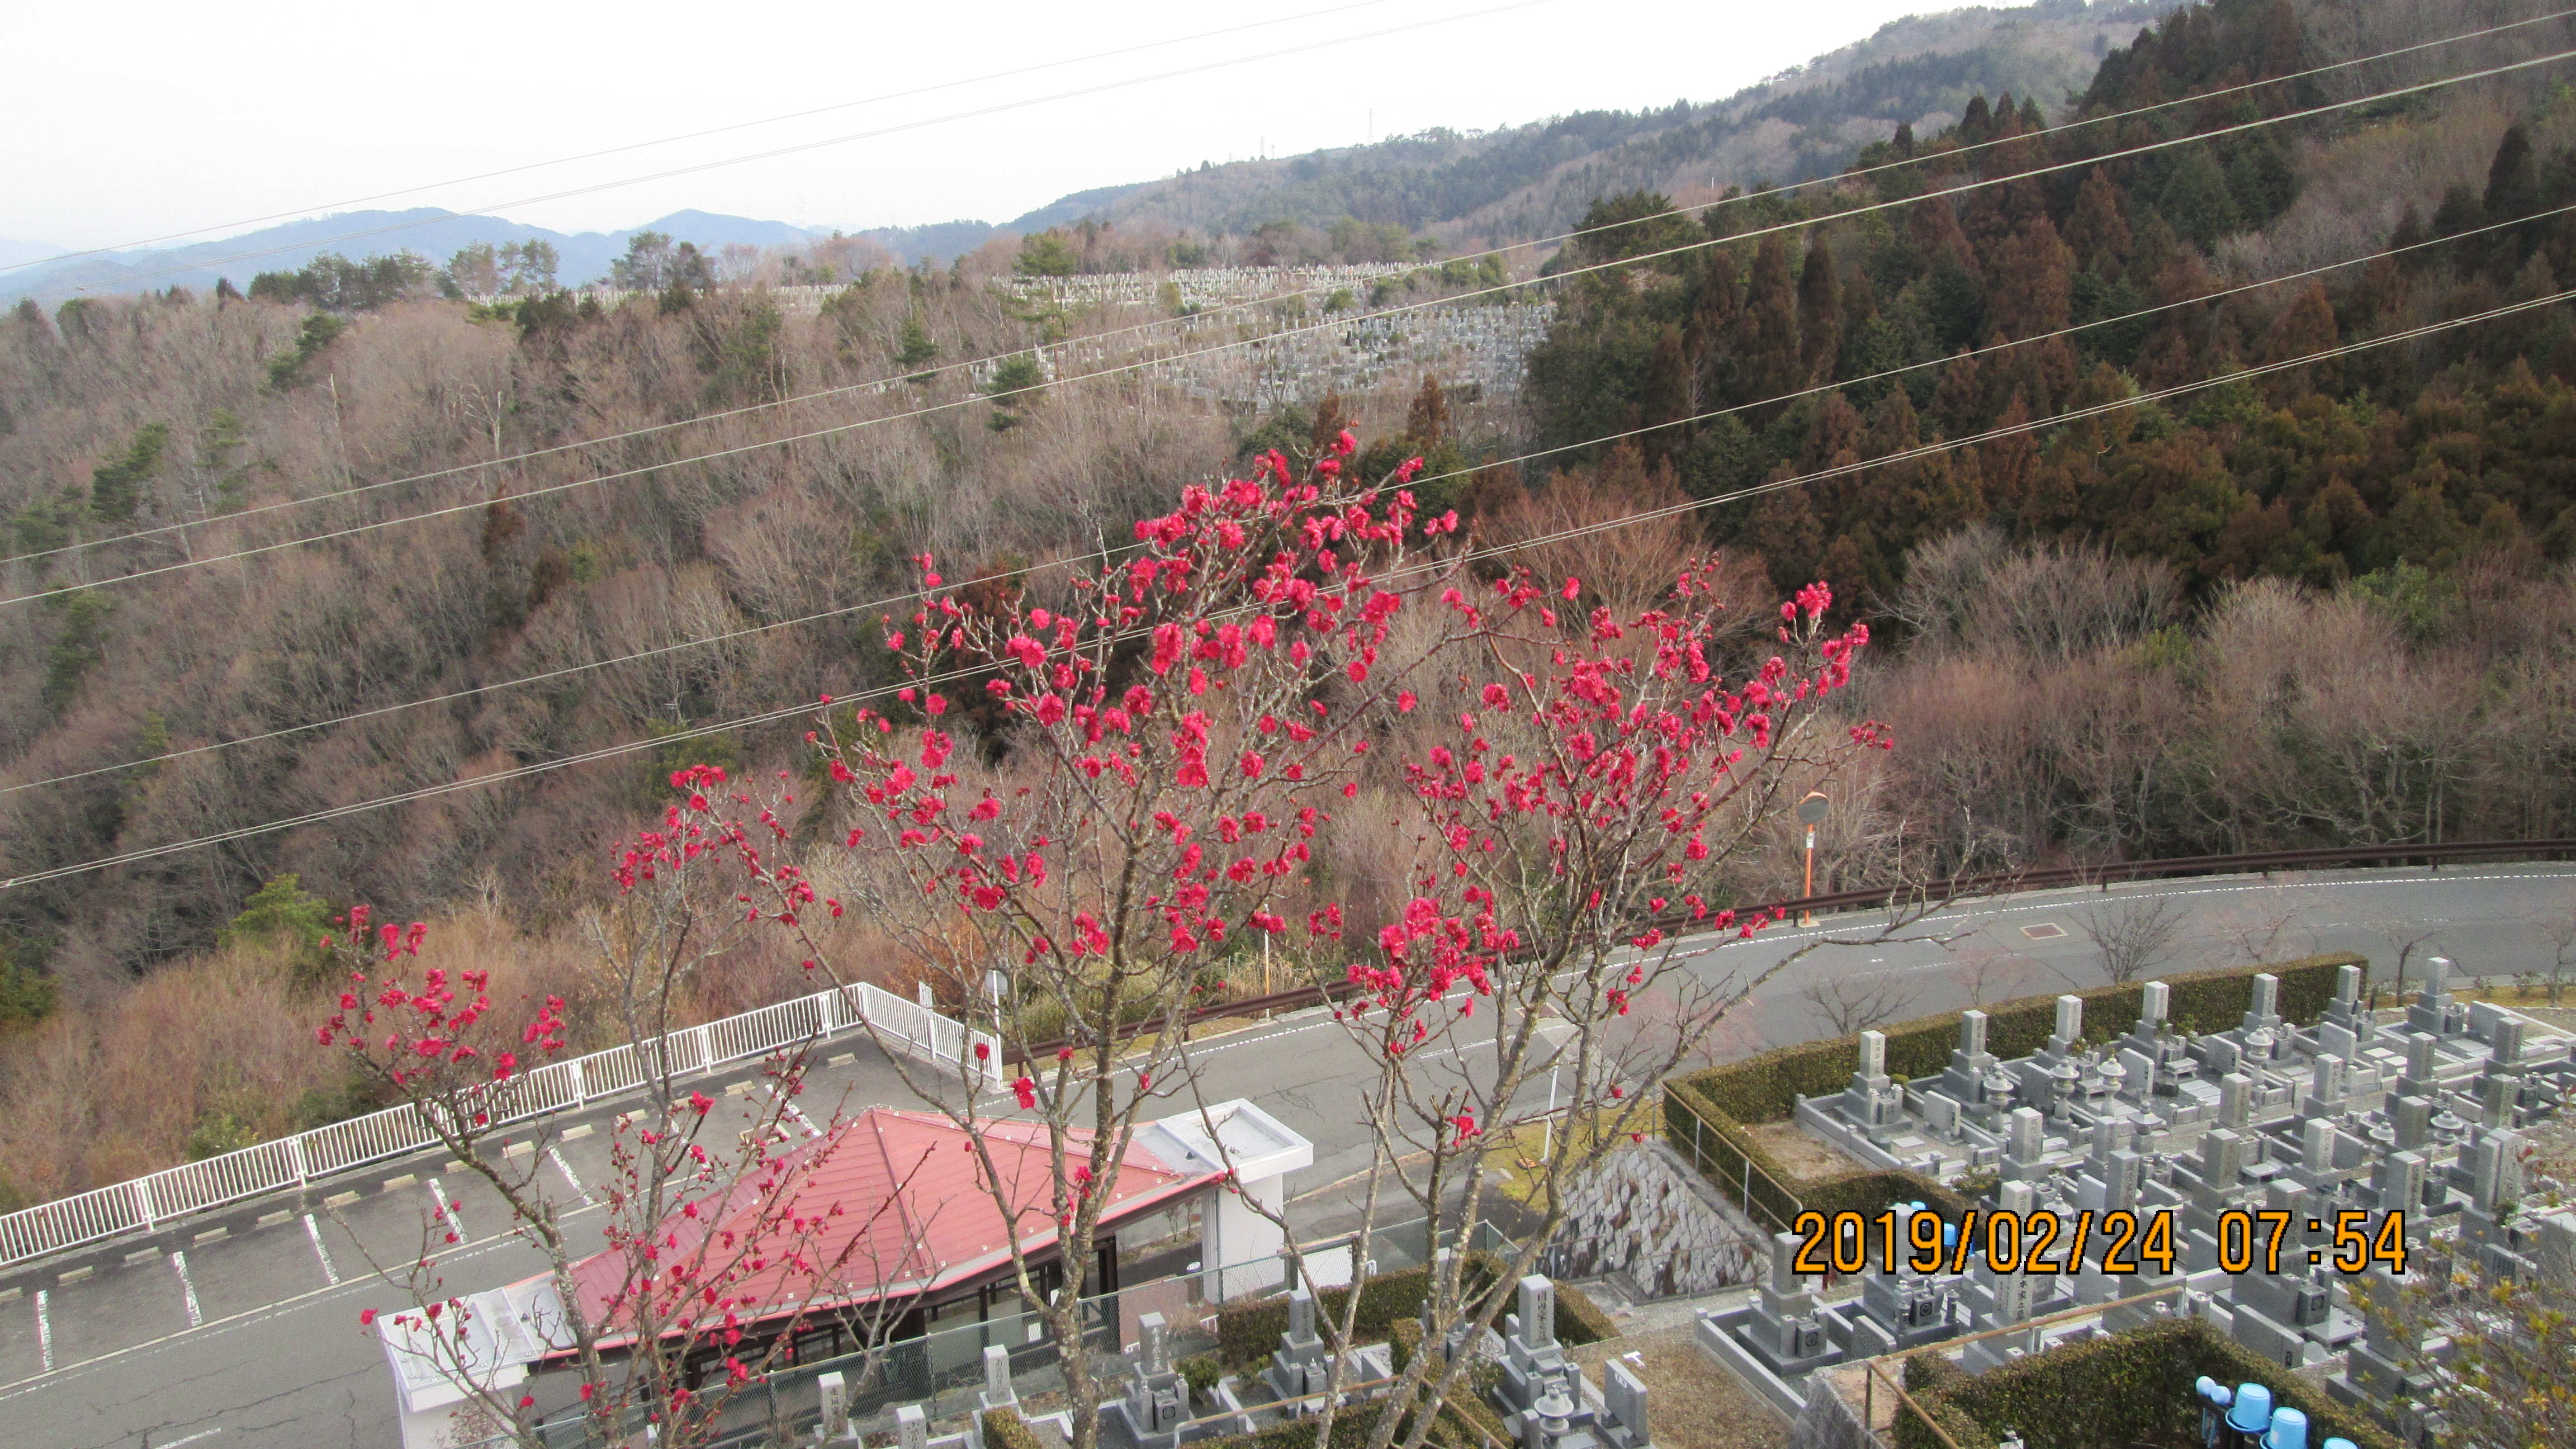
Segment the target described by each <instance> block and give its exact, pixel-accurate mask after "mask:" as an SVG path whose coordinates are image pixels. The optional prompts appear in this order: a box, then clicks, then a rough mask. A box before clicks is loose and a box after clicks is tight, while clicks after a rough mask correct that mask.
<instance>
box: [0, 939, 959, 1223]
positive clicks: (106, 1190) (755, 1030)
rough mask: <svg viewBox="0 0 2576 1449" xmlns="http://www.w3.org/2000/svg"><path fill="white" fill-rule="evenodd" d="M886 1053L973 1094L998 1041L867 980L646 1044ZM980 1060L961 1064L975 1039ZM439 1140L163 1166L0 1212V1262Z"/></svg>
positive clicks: (398, 1116) (579, 1095) (543, 1105)
mask: <svg viewBox="0 0 2576 1449" xmlns="http://www.w3.org/2000/svg"><path fill="white" fill-rule="evenodd" d="M871 1025H873V1026H874V1027H875V1028H876V1031H877V1034H878V1036H879V1037H881V1038H882V1039H883V1040H884V1041H885V1042H886V1044H887V1045H888V1046H891V1047H893V1048H895V1049H896V1050H899V1051H902V1052H903V1053H905V1054H906V1055H908V1056H913V1057H918V1058H920V1059H922V1060H923V1061H926V1062H930V1063H932V1064H934V1065H936V1066H942V1067H950V1068H956V1069H959V1070H962V1071H964V1072H966V1073H967V1074H968V1076H969V1078H970V1079H971V1080H972V1081H973V1083H974V1086H975V1088H976V1090H978V1091H983V1090H986V1089H988V1088H990V1087H991V1086H992V1085H993V1075H992V1074H993V1071H994V1069H995V1067H996V1066H997V1065H998V1064H999V1062H1000V1061H1001V1044H1000V1043H999V1042H998V1041H996V1040H995V1039H994V1038H993V1037H992V1036H991V1035H990V1034H989V1033H986V1032H979V1031H973V1030H970V1029H969V1028H968V1027H967V1026H966V1025H965V1024H964V1023H963V1022H958V1021H952V1020H950V1019H949V1018H947V1017H944V1016H941V1015H940V1014H939V1013H938V1012H936V1011H934V1010H932V1009H931V1008H929V1007H927V1006H924V1005H922V1004H920V1003H919V1002H913V1001H906V1000H905V999H903V998H902V997H900V996H897V995H895V994H894V993H892V992H890V991H884V990H880V989H878V988H877V987H874V986H869V985H864V984H862V985H858V986H852V987H847V988H844V989H842V990H838V991H821V992H817V993H815V994H814V995H812V996H804V997H799V998H797V999H796V1000H794V1001H783V1002H780V1003H779V1004H777V1005H775V1006H764V1007H761V1008H760V1009H758V1010H756V1011H746V1012H744V1013H742V1014H741V1015H740V1016H729V1017H726V1018H725V1019H724V1020H722V1021H711V1022H708V1023H707V1024H706V1025H704V1026H693V1027H687V1028H684V1029H682V1030H680V1031H676V1032H673V1033H671V1034H670V1035H669V1036H667V1037H664V1038H663V1039H662V1040H661V1041H660V1042H659V1043H646V1044H644V1046H643V1050H644V1051H645V1052H646V1053H651V1052H652V1051H653V1050H654V1048H655V1047H656V1046H658V1047H659V1048H660V1050H661V1051H662V1052H663V1053H665V1054H666V1057H665V1059H666V1060H667V1061H668V1062H669V1064H670V1066H669V1069H670V1071H671V1072H673V1073H683V1072H698V1071H713V1070H715V1069H716V1068H718V1067H722V1066H724V1065H726V1064H728V1063H731V1062H739V1061H743V1060H746V1059H748V1058H752V1057H758V1056H765V1055H767V1054H768V1053H770V1052H774V1051H778V1050H780V1049H782V1048H785V1047H790V1046H795V1045H797V1044H799V1043H801V1042H806V1041H818V1042H819V1041H827V1040H829V1039H831V1038H833V1037H836V1036H843V1035H847V1034H850V1033H854V1032H859V1031H864V1030H866V1029H867V1028H868V1027H869V1026H871ZM977 1042H981V1043H983V1044H984V1046H985V1047H986V1048H987V1049H988V1050H989V1052H990V1055H989V1056H988V1057H987V1058H985V1059H981V1060H977V1061H972V1062H969V1061H967V1060H965V1058H966V1055H967V1053H968V1052H970V1051H971V1050H972V1048H973V1046H974V1044H975V1043H977ZM637 1050H638V1049H637V1047H636V1046H634V1045H628V1046H619V1047H611V1048H609V1049H608V1050H607V1051H603V1052H593V1053H592V1054H591V1055H589V1056H586V1057H575V1058H572V1059H569V1060H566V1061H559V1062H549V1063H547V1064H546V1065H545V1066H542V1067H538V1068H537V1069H535V1070H534V1071H530V1072H527V1073H524V1074H522V1075H520V1076H518V1077H515V1078H513V1079H512V1080H510V1081H507V1082H501V1083H495V1084H494V1085H493V1086H492V1087H491V1088H489V1089H488V1092H489V1097H488V1099H487V1100H488V1101H489V1102H490V1104H491V1109H492V1121H493V1125H495V1126H498V1125H500V1124H501V1123H504V1122H515V1121H520V1120H522V1119H525V1118H529V1117H537V1116H542V1115H544V1114H545V1113H548V1112H556V1111H561V1110H563V1109H564V1108H567V1107H579V1106H582V1105H584V1104H586V1103H590V1102H596V1101H598V1100H600V1099H601V1098H603V1097H613V1096H616V1095H618V1094H620V1093H623V1092H630V1091H633V1090H635V1089H636V1088H638V1087H640V1086H642V1085H643V1084H644V1080H645V1077H646V1075H647V1072H646V1060H649V1057H648V1058H647V1059H646V1060H639V1059H638V1056H637ZM437 1140H438V1134H437V1133H436V1132H435V1131H433V1130H432V1129H431V1126H430V1124H429V1122H428V1120H427V1119H425V1118H424V1117H422V1116H421V1114H420V1111H419V1109H417V1108H415V1107H412V1106H409V1105H405V1106H400V1107H389V1108H387V1109H385V1110H384V1111H381V1112H371V1113H369V1114H367V1115H366V1116H364V1117H352V1118H350V1119H349V1120H348V1121H346V1122H334V1123H332V1124H331V1125H329V1126H327V1127H316V1128H314V1129H313V1130H312V1131H310V1132H299V1133H297V1134H296V1135H294V1136H292V1137H283V1138H279V1139H278V1140H276V1141H274V1142H262V1143H260V1144H258V1145H257V1146H255V1147H245V1148H242V1149H241V1150H240V1151H238V1152H227V1153H225V1154H224V1155H222V1156H221V1157H209V1158H206V1159H204V1160H203V1161H199V1162H190V1163H186V1164H183V1165H181V1166H178V1167H171V1168H165V1169H163V1170H161V1171H159V1172H156V1173H153V1174H151V1175H150V1176H148V1177H138V1178H135V1179H134V1180H132V1181H130V1182H120V1183H117V1184H115V1185H114V1186H112V1187H102V1188H95V1189H92V1190H91V1191H88V1192H84V1193H80V1194H77V1195H75V1196H72V1197H67V1198H60V1199H57V1200H55V1201H53V1202H49V1203H40V1204H38V1205H36V1206H35V1207H31V1208H22V1209H20V1210H19V1211H17V1212H13V1213H8V1214H5V1215H0V1267H6V1266H8V1265H10V1264H14V1263H22V1262H25V1261H26V1260H28V1259H30V1258H39V1257H43V1256H44V1255H45V1254H47V1253H57V1252H61V1251H62V1250H63V1249H65V1248H73V1247H78V1246H80V1245H81V1244H83V1243H91V1242H96V1241H98V1240H100V1239H102V1238H112V1237H115V1236H117V1235H119V1234H122V1233H130V1232H149V1231H152V1230H154V1229H156V1228H158V1227H159V1226H160V1225H161V1224H162V1223H164V1222H166V1221H168V1220H170V1219H172V1218H177V1217H182V1216H185V1215H187V1214H189V1213H193V1212H198V1211H201V1210H203V1209H205V1208H210V1207H217V1206H220V1205H222V1204H224V1203H228V1202H235V1201H238V1200H240V1199H242V1198H246V1197H256V1196H258V1195H259V1194H261V1193H264V1192H275V1191H277V1190H279V1189H281V1188H288V1187H301V1186H303V1185H305V1184H306V1183H308V1182H310V1181H312V1180H313V1179H315V1178H319V1177H327V1176H329V1175H331V1174H333V1173H336V1172H341V1171H344V1170H346V1169H348V1168H352V1167H356V1166H359V1165H361V1164H363V1163H367V1162H372V1161H375V1160H377V1159H379V1158H386V1157H397V1156H400V1155H402V1154H404V1153H407V1152H416V1151H418V1150H419V1149H421V1148H423V1147H427V1146H429V1145H430V1144H432V1143H434V1142H436V1141H437Z"/></svg>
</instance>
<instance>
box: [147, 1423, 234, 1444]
mask: <svg viewBox="0 0 2576 1449" xmlns="http://www.w3.org/2000/svg"><path fill="white" fill-rule="evenodd" d="M222 1432H224V1426H223V1425H221V1424H217V1425H216V1426H215V1427H213V1428H211V1429H200V1430H198V1431H197V1432H196V1433H194V1434H191V1435H189V1436H188V1437H187V1438H185V1439H173V1440H171V1441H170V1442H169V1443H167V1444H156V1445H154V1446H152V1449H179V1446H180V1445H182V1444H194V1443H196V1442H197V1441H198V1440H200V1439H211V1438H213V1437H215V1436H216V1435H217V1434H220V1433H222Z"/></svg>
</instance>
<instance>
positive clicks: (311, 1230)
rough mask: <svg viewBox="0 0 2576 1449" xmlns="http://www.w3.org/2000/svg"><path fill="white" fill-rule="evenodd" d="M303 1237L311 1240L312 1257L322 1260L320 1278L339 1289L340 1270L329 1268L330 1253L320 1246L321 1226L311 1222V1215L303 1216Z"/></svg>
mask: <svg viewBox="0 0 2576 1449" xmlns="http://www.w3.org/2000/svg"><path fill="white" fill-rule="evenodd" d="M304 1236H306V1237H308V1238H311V1239H312V1240H313V1256H314V1257H317V1258H319V1259H321V1260H322V1276H323V1277H325V1278H328V1279H330V1280H331V1286H332V1287H334V1288H337V1287H339V1286H340V1270H339V1269H337V1268H334V1267H332V1266H331V1251H330V1250H329V1249H328V1248H325V1247H323V1246H322V1225H321V1224H319V1223H317V1222H315V1221H313V1214H311V1213H306V1214H305V1215H304Z"/></svg>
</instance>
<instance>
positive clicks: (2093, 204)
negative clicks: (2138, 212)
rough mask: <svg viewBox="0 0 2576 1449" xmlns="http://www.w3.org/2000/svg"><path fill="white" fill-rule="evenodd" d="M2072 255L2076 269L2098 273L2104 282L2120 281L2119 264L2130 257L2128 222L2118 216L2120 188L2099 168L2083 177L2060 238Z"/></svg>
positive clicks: (2102, 168)
mask: <svg viewBox="0 0 2576 1449" xmlns="http://www.w3.org/2000/svg"><path fill="white" fill-rule="evenodd" d="M2061 239H2062V240H2063V241H2065V243H2066V245H2067V247H2068V248H2069V249H2070V250H2072V251H2073V252H2074V253H2075V265H2076V266H2077V267H2079V268H2082V269H2084V270H2087V271H2092V272H2097V273H2099V274H2100V275H2101V277H2102V279H2103V280H2104V281H2109V282H2116V281H2118V280H2120V264H2121V261H2122V260H2123V259H2124V258H2126V257H2127V256H2128V254H2129V221H2128V218H2127V217H2125V216H2122V215H2121V214H2120V188H2119V187H2118V186H2116V185H2114V184H2113V183H2112V181H2111V173H2110V172H2109V170H2108V169H2106V168H2104V167H2100V166H2096V167H2094V168H2093V169H2092V170H2090V171H2087V172H2085V173H2084V183H2083V185H2081V186H2079V187H2077V188H2076V191H2075V213H2074V215H2072V216H2070V217H2068V218H2067V219H2066V226H2065V229H2064V234H2063V236H2062V238H2061Z"/></svg>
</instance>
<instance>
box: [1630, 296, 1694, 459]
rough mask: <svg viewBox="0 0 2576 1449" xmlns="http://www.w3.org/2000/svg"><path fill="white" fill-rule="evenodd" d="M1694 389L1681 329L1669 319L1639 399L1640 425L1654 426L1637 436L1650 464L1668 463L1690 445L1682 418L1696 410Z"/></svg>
mask: <svg viewBox="0 0 2576 1449" xmlns="http://www.w3.org/2000/svg"><path fill="white" fill-rule="evenodd" d="M1691 392H1692V389H1691V366H1690V361H1689V357H1688V354H1687V353H1686V352H1685V351H1684V350H1683V348H1682V329H1681V328H1679V327H1677V326H1675V325H1673V324H1672V323H1669V322H1667V323H1665V324H1664V326H1663V328H1662V330H1661V331H1659V332H1657V333H1656V334H1655V355H1654V359H1653V361H1652V362H1650V363H1648V364H1647V369H1646V387H1645V393H1644V395H1643V396H1642V397H1640V398H1639V399H1638V414H1639V415H1638V418H1637V426H1638V427H1640V428H1650V429H1653V431H1651V432H1648V433H1646V434H1645V435H1644V436H1642V437H1641V438H1639V439H1638V443H1639V445H1640V451H1641V452H1642V453H1643V455H1644V457H1645V458H1646V460H1647V461H1648V462H1649V463H1651V464H1656V465H1663V464H1667V463H1669V462H1670V461H1671V459H1672V458H1673V457H1674V456H1675V455H1676V454H1678V453H1679V452H1680V451H1681V450H1682V449H1683V448H1684V447H1686V446H1687V445H1688V444H1689V442H1690V429H1689V426H1688V425H1687V424H1685V423H1683V422H1682V420H1683V419H1685V418H1687V417H1689V416H1690V415H1691V414H1692V412H1693V411H1695V409H1694V407H1693V402H1694V399H1693V398H1692V396H1691Z"/></svg>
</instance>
